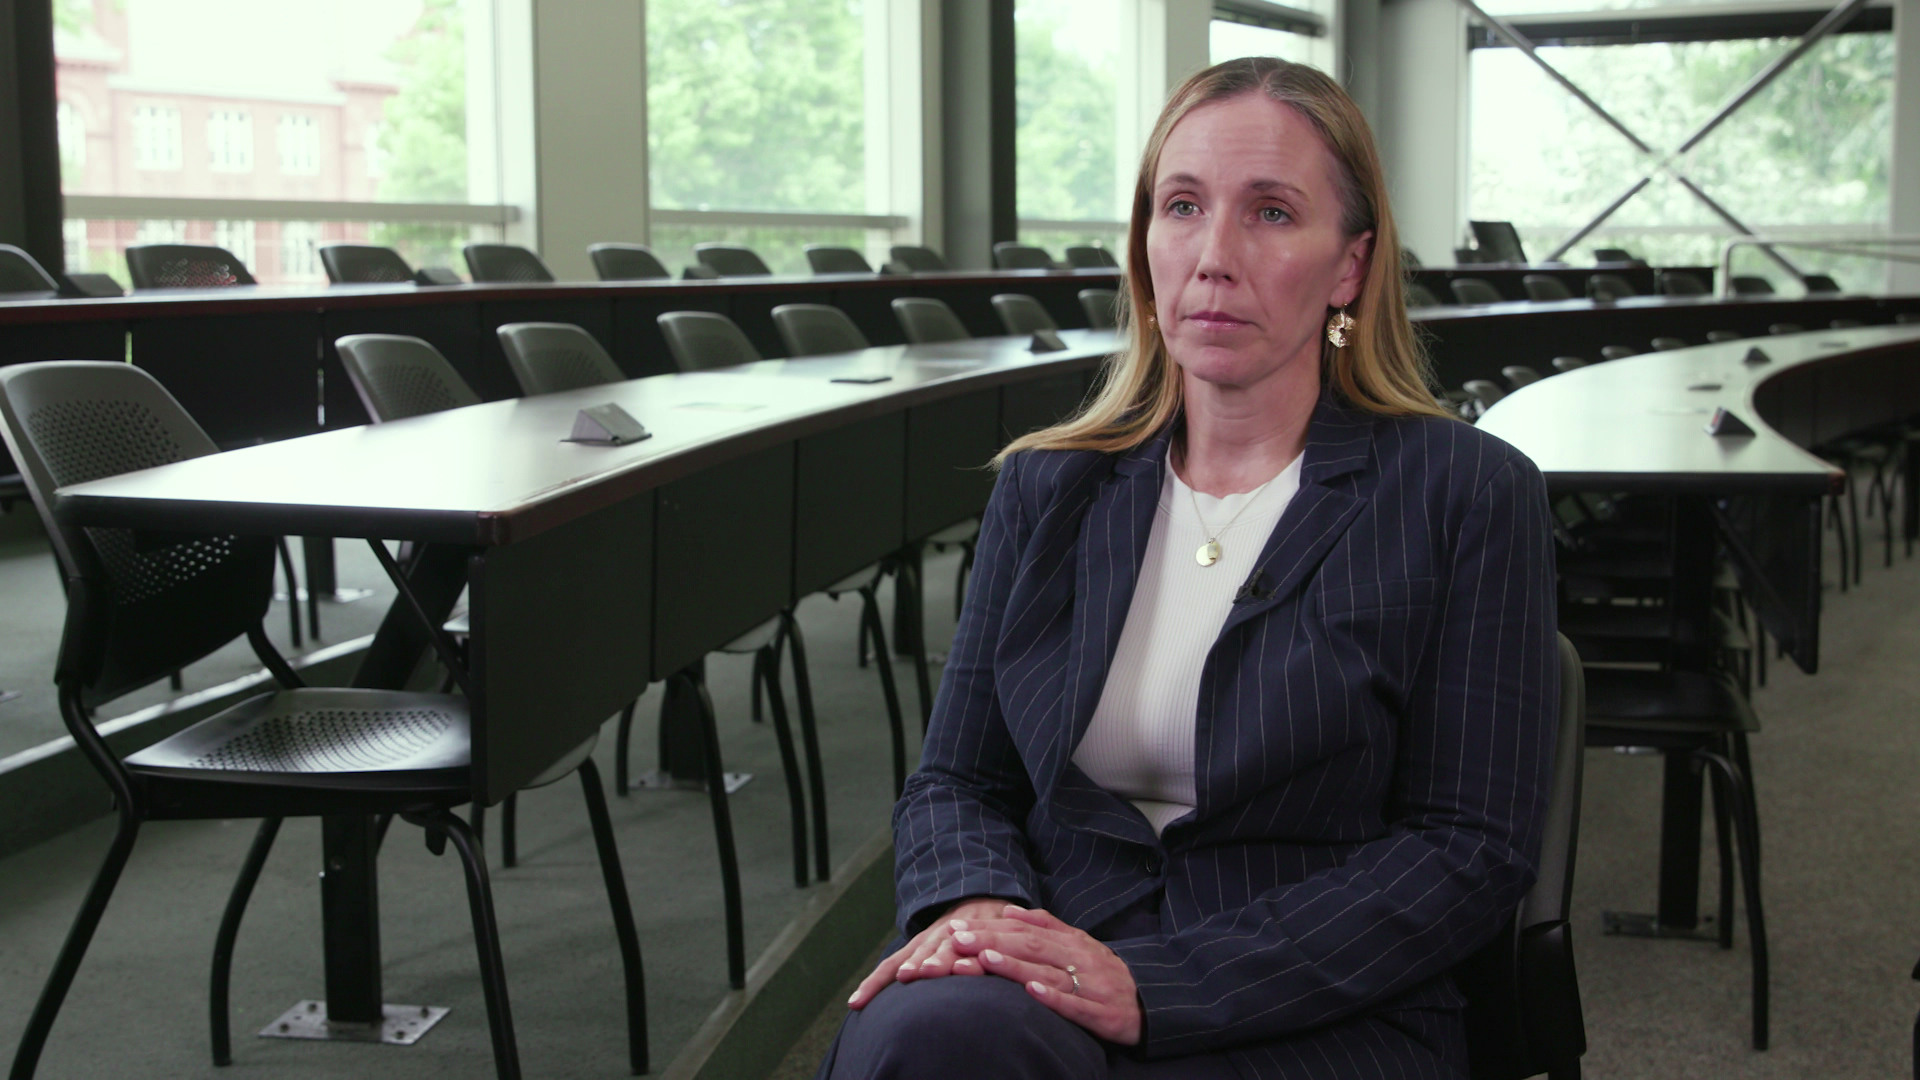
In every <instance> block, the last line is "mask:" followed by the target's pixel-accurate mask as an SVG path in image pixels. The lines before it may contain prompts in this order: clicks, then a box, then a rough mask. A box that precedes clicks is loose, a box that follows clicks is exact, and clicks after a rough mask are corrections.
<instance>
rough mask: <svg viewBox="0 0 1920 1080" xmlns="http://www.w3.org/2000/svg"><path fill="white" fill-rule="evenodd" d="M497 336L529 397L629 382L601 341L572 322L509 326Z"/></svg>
mask: <svg viewBox="0 0 1920 1080" xmlns="http://www.w3.org/2000/svg"><path fill="white" fill-rule="evenodd" d="M495 333H496V334H498V335H499V337H500V348H501V350H502V351H504V352H505V353H506V354H507V367H509V368H511V369H512V371H513V378H514V381H516V382H518V383H519V384H520V392H521V393H523V394H526V395H527V396H528V397H532V396H534V395H537V394H558V393H561V392H563V391H567V390H579V389H581V388H583V387H588V386H605V385H607V384H608V383H617V382H625V381H626V380H627V375H626V373H625V372H623V371H621V370H620V365H618V364H616V363H614V362H613V357H611V356H608V355H607V350H606V349H605V348H602V347H601V345H600V342H599V341H598V340H596V339H595V338H594V336H593V335H592V334H589V333H587V332H586V331H585V330H583V329H581V328H580V327H578V326H575V325H573V324H572V323H539V322H524V323H507V324H506V325H504V326H502V327H500V328H499V329H498V330H496V331H495Z"/></svg>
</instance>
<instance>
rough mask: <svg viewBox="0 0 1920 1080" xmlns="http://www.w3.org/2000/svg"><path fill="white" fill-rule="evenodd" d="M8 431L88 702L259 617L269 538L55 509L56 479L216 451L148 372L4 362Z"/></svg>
mask: <svg viewBox="0 0 1920 1080" xmlns="http://www.w3.org/2000/svg"><path fill="white" fill-rule="evenodd" d="M0 436H4V438H5V440H6V447H7V449H8V450H10V451H11V452H12V453H13V460H14V461H15V462H17V463H18V465H19V468H20V473H21V479H22V481H23V482H24V484H25V486H26V488H27V492H28V494H29V495H30V496H31V498H32V500H33V505H34V507H35V509H37V510H38V511H39V512H40V519H41V522H42V523H43V524H44V525H45V526H46V530H47V536H48V537H49V538H50V539H51V541H52V546H53V551H54V556H55V559H56V561H57V562H58V563H59V567H60V573H61V575H62V577H63V578H64V579H65V581H66V584H67V622H66V629H65V631H64V633H63V635H62V638H61V643H60V658H59V660H58V662H57V663H56V665H55V674H54V677H55V680H56V681H57V682H58V683H59V684H60V685H61V686H62V687H63V688H70V689H72V690H76V691H78V693H79V696H80V699H81V703H82V704H83V705H86V706H88V707H91V706H94V705H99V704H102V703H105V702H108V701H112V700H113V699H114V698H117V697H119V696H121V695H122V694H125V693H128V692H130V691H133V690H137V689H139V688H140V687H143V686H146V685H148V684H150V683H153V682H155V681H157V680H159V679H161V678H164V677H166V676H168V675H170V674H171V673H173V672H175V671H178V670H179V669H181V668H182V667H185V666H186V665H188V664H191V663H194V662H195V661H197V660H199V659H201V658H203V657H205V656H206V655H207V654H209V653H211V652H213V651H215V650H217V649H219V648H220V647H222V646H224V645H225V644H227V643H228V642H230V641H232V640H233V639H234V638H236V637H238V636H239V635H241V634H243V633H245V632H246V631H247V630H248V629H250V628H255V627H258V626H259V625H260V620H261V619H262V618H263V617H265V615H266V613H267V604H268V601H269V600H270V599H271V598H272V595H273V558H274V541H273V539H272V538H270V537H233V536H209V537H191V538H175V537H171V536H162V537H146V538H142V537H137V536H136V535H135V534H134V532H133V531H132V530H129V529H103V528H75V527H70V526H66V525H63V524H62V523H61V522H60V521H58V520H57V519H56V518H55V517H54V516H53V513H52V497H53V494H54V492H55V491H56V490H57V489H59V488H61V487H64V486H67V485H70V484H80V483H85V482H87V481H89V480H99V479H101V478H103V477H108V476H117V475H119V474H121V473H127V472H133V471H135V470H137V469H147V468H152V467H154V466H157V465H168V464H172V463H173V462H176V461H185V460H187V459H189V458H196V457H204V456H206V455H208V454H212V453H216V452H217V448H216V447H215V446H214V444H213V440H212V439H209V438H208V437H207V434H206V432H204V431H202V430H201V429H200V425H198V424H196V423H194V421H193V418H192V417H190V416H188V415H187V411H186V410H185V409H183V408H181V407H180V403H179V402H178V401H176V400H174V398H173V395H172V394H169V393H168V392H167V390H166V388H165V387H163V386H161V385H160V383H159V382H158V381H157V380H156V379H154V377H153V376H152V375H149V374H148V373H147V372H145V371H143V370H141V369H140V368H137V367H134V366H133V365H132V364H124V363H116V362H102V361H92V360H54V361H48V362H46V363H37V364H11V365H8V366H6V367H0ZM62 711H63V712H65V711H66V710H62ZM75 736H76V738H80V737H81V733H79V732H76V733H75Z"/></svg>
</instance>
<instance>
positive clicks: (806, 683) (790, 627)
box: [774, 609, 832, 881]
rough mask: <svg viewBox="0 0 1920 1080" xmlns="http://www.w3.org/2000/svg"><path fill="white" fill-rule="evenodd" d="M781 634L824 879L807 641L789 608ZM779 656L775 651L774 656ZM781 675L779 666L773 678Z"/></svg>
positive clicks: (822, 799) (823, 810)
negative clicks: (790, 659)
mask: <svg viewBox="0 0 1920 1080" xmlns="http://www.w3.org/2000/svg"><path fill="white" fill-rule="evenodd" d="M780 619H781V622H782V623H783V624H784V626H783V630H782V633H781V636H782V638H783V640H785V641H786V643H787V645H788V647H789V648H791V649H792V650H793V696H794V699H795V700H796V701H798V702H799V705H800V749H801V753H802V754H804V755H805V756H806V759H807V792H808V794H809V795H810V796H811V797H812V800H813V876H814V877H815V878H816V879H818V880H820V881H825V880H827V877H828V873H827V871H828V867H829V865H830V864H831V862H832V860H831V859H830V858H829V856H828V854H827V781H826V776H825V775H824V773H823V771H822V770H821V767H820V731H819V728H818V727H817V726H816V725H815V723H814V716H813V677H812V675H811V674H810V673H809V672H808V671H807V642H806V638H805V636H804V635H802V634H801V633H800V620H799V619H797V618H795V617H794V614H793V611H792V610H791V609H789V610H786V611H783V612H781V613H780ZM775 659H776V661H777V660H778V654H776V656H775ZM779 677H780V671H779V668H778V666H777V665H776V667H775V668H774V678H775V679H778V678H779Z"/></svg>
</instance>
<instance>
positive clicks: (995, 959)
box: [980, 949, 1006, 964]
mask: <svg viewBox="0 0 1920 1080" xmlns="http://www.w3.org/2000/svg"><path fill="white" fill-rule="evenodd" d="M980 958H981V959H983V960H985V961H986V962H987V963H989V964H997V963H999V962H1000V961H1002V960H1005V959H1006V957H1004V956H1001V955H1000V954H999V953H997V952H994V951H993V950H992V949H988V950H987V951H986V952H983V953H981V954H980Z"/></svg>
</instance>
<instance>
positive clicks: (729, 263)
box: [693, 244, 773, 277]
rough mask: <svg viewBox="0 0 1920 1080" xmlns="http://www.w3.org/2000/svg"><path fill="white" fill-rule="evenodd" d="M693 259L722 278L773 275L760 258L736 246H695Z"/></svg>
mask: <svg viewBox="0 0 1920 1080" xmlns="http://www.w3.org/2000/svg"><path fill="white" fill-rule="evenodd" d="M693 257H694V258H696V259H698V260H700V265H701V266H704V267H706V268H707V269H709V270H712V271H713V272H714V273H716V274H719V275H720V276H721V277H766V276H767V275H769V274H771V273H773V271H772V270H770V269H768V268H767V264H766V261H765V260H763V259H761V258H760V256H758V255H755V254H754V253H753V252H752V251H750V250H748V249H747V248H743V247H739V246H737V245H734V244H695V245H693Z"/></svg>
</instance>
